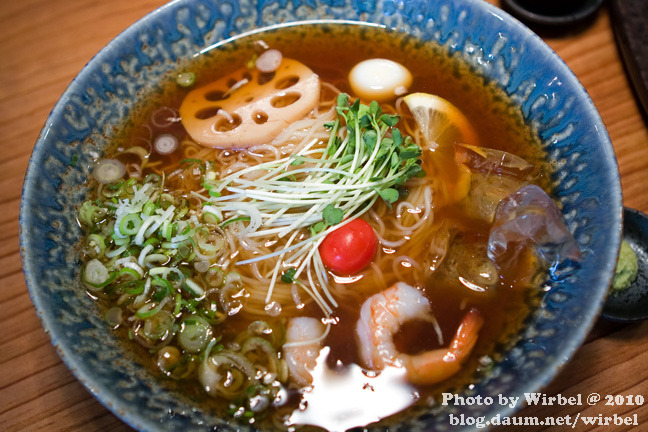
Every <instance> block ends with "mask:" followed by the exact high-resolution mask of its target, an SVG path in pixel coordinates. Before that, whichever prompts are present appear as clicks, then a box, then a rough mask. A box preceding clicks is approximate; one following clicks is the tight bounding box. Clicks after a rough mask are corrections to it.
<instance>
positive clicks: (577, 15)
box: [502, 0, 603, 26]
mask: <svg viewBox="0 0 648 432" xmlns="http://www.w3.org/2000/svg"><path fill="white" fill-rule="evenodd" d="M602 3H603V0H502V8H503V9H504V10H506V11H507V12H509V13H510V14H512V15H513V16H515V17H516V18H518V19H519V20H520V21H523V22H524V23H526V24H535V25H542V26H562V25H567V24H575V23H580V22H582V21H584V20H585V19H587V18H588V17H590V16H591V15H592V14H594V12H596V11H597V10H598V8H599V7H600V6H601V4H602Z"/></svg>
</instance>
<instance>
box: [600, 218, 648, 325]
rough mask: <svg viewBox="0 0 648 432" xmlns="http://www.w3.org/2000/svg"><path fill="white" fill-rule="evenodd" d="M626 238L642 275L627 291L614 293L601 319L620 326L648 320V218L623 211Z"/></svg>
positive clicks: (606, 304)
mask: <svg viewBox="0 0 648 432" xmlns="http://www.w3.org/2000/svg"><path fill="white" fill-rule="evenodd" d="M623 219H624V220H623V237H624V239H625V240H626V241H627V242H628V244H630V247H632V249H633V250H634V251H635V253H636V254H637V261H638V263H639V274H638V275H637V279H636V280H635V281H634V282H633V283H632V285H630V287H629V288H628V289H626V290H623V291H620V292H612V291H611V292H610V294H609V295H608V298H607V300H606V302H605V305H604V306H603V312H602V314H601V316H603V317H604V318H607V319H609V320H612V321H617V322H634V321H639V320H644V319H646V318H648V216H646V215H645V214H644V213H642V212H640V211H637V210H634V209H631V208H627V207H626V208H624V209H623Z"/></svg>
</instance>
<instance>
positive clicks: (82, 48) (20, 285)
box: [0, 0, 648, 432]
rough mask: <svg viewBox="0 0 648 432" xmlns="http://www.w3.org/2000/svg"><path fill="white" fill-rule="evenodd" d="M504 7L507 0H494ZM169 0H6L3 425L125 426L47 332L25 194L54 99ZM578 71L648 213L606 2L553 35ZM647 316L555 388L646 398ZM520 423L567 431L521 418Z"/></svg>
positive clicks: (605, 340) (0, 80)
mask: <svg viewBox="0 0 648 432" xmlns="http://www.w3.org/2000/svg"><path fill="white" fill-rule="evenodd" d="M491 2H492V3H495V4H498V0H491ZM163 3H165V2H164V0H20V1H18V0H0V329H1V331H0V347H1V348H0V430H2V431H19V430H34V431H51V432H55V431H70V430H83V431H85V432H93V431H103V430H105V431H127V430H131V429H130V428H129V427H128V426H127V425H126V424H125V423H123V422H122V421H120V420H119V419H118V418H117V417H115V416H114V415H113V414H111V413H110V412H109V411H108V410H107V409H106V408H104V407H103V406H102V405H101V404H100V403H99V402H97V401H96V400H95V398H94V397H93V396H92V395H91V394H90V393H89V392H88V391H86V390H85V388H84V387H83V386H82V385H81V384H79V383H78V382H77V381H76V379H75V378H74V376H73V375H72V374H71V373H70V372H69V371H68V370H67V368H66V367H65V366H64V365H63V363H62V362H61V360H60V359H59V357H58V355H57V353H56V351H55V350H54V348H53V347H52V346H51V345H50V341H49V339H48V337H47V335H46V334H45V332H44V331H43V329H42V327H41V324H40V322H39V321H38V318H37V316H36V313H35V312H34V309H33V307H32V304H31V302H30V299H29V295H28V293H27V288H26V286H25V281H24V278H23V275H22V271H21V262H20V255H19V245H18V213H19V205H20V194H21V188H22V183H23V178H24V173H25V170H26V168H27V163H28V161H29V157H30V154H31V151H32V148H33V146H34V143H35V141H36V139H37V137H38V133H39V131H40V129H41V128H42V126H43V123H44V122H45V119H46V118H47V115H48V114H49V112H50V110H51V109H52V107H53V106H54V104H55V102H56V100H57V99H58V98H59V96H60V95H61V93H62V92H63V91H64V90H65V88H66V87H67V86H68V84H69V83H70V81H71V80H72V79H73V78H74V76H75V75H76V74H77V73H78V72H79V70H80V69H81V68H82V67H83V66H84V65H85V64H86V62H88V61H89V60H90V59H91V57H92V56H93V55H94V54H95V53H96V52H97V51H99V50H100V49H101V48H102V47H103V46H104V45H106V44H107V43H108V42H109V41H110V40H111V39H112V38H113V37H115V36H116V35H117V34H119V33H120V32H121V31H122V30H124V29H125V28H126V27H127V26H129V25H130V24H131V23H133V22H134V21H136V20H137V19H139V18H140V17H142V16H144V15H145V14H146V13H148V12H150V11H152V10H153V9H155V8H157V7H158V6H161V5H162V4H163ZM545 40H546V41H547V43H548V44H549V45H550V46H551V47H552V48H553V49H554V50H555V51H556V52H557V53H558V54H559V55H560V56H561V57H562V58H563V59H564V60H565V61H566V62H567V64H568V65H569V66H570V67H571V68H572V70H573V71H574V72H575V73H576V75H577V76H578V78H579V79H580V80H581V82H582V83H583V85H584V86H585V88H586V89H587V91H588V92H589V94H590V95H591V97H592V99H593V101H594V104H595V105H596V107H597V108H598V110H599V112H600V113H601V116H602V118H603V122H604V123H605V125H606V126H607V129H608V131H609V134H610V137H611V139H612V143H613V145H614V149H615V151H616V154H617V158H618V162H619V169H620V172H621V182H622V187H623V193H624V200H625V205H626V206H629V207H633V208H636V209H638V210H641V211H644V212H648V187H647V185H648V129H647V128H646V122H645V121H644V119H643V118H642V116H641V114H640V112H639V109H638V104H637V102H636V101H635V99H634V98H633V94H632V91H631V88H630V84H629V82H628V79H627V76H626V74H625V73H624V69H623V66H622V64H621V62H620V58H619V54H618V51H617V47H616V45H615V41H614V37H613V34H612V30H611V26H610V20H609V16H608V11H607V10H606V9H603V10H601V11H600V13H599V14H598V16H597V17H596V19H595V20H594V21H593V22H592V23H591V24H590V25H588V26H586V27H585V28H582V29H579V30H578V31H573V32H571V33H570V34H568V35H561V36H557V35H555V34H554V35H551V36H550V37H545ZM647 365H648V322H647V323H641V324H632V325H620V324H611V323H608V322H605V321H603V320H599V322H598V323H597V324H596V326H595V327H594V329H593V330H592V332H591V334H590V335H589V337H588V339H587V341H586V343H585V344H584V345H583V347H581V348H580V350H579V351H578V352H577V353H576V355H575V357H574V358H573V359H572V360H571V361H570V362H569V363H568V364H567V365H566V366H565V367H564V369H563V371H562V372H561V373H560V375H559V376H558V377H557V378H556V379H555V380H554V382H553V383H552V384H551V385H550V386H549V387H548V388H547V389H546V390H545V392H546V393H547V394H548V395H554V396H555V395H557V394H559V393H560V394H561V395H563V396H566V397H572V396H578V395H582V397H583V398H585V397H586V396H587V395H589V394H590V393H593V392H596V393H599V394H601V395H607V394H609V395H638V394H641V395H643V396H644V397H645V398H646V399H647V400H648V366H647ZM578 413H580V414H581V415H583V416H585V415H587V416H598V415H599V414H603V415H604V416H612V415H613V414H618V415H623V416H628V415H634V414H637V421H638V424H639V425H638V426H614V425H610V426H597V427H585V426H583V425H582V424H579V425H578V426H577V427H576V428H575V429H574V430H577V431H585V430H595V431H630V430H632V431H643V430H648V401H647V403H646V404H644V405H643V406H627V405H623V406H604V405H603V404H602V403H599V404H598V405H596V406H593V407H589V406H544V407H541V408H539V409H538V408H532V407H528V408H526V409H524V410H523V411H521V412H520V413H519V415H537V416H540V417H546V416H551V417H558V416H564V415H571V416H572V417H574V416H576V415H577V414H578ZM516 430H524V431H538V430H547V431H554V430H567V428H566V427H563V428H556V427H554V428H542V427H535V428H534V427H524V428H522V427H519V428H516Z"/></svg>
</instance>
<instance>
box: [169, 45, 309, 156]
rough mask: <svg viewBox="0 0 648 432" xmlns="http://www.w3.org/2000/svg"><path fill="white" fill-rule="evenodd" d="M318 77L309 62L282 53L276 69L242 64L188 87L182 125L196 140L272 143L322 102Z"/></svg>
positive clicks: (218, 144) (231, 145)
mask: <svg viewBox="0 0 648 432" xmlns="http://www.w3.org/2000/svg"><path fill="white" fill-rule="evenodd" d="M319 96H320V81H319V77H318V76H317V74H315V73H314V72H313V71H312V70H310V69H309V68H308V67H307V66H306V65H304V64H302V63H300V62H298V61H296V60H292V59H287V58H284V59H283V60H282V62H281V65H280V66H279V68H278V69H277V70H276V71H275V72H273V73H269V74H268V73H262V72H260V71H259V70H257V69H254V70H250V69H247V68H243V69H240V70H238V71H236V72H234V73H232V74H230V75H227V76H225V77H223V78H221V79H219V80H216V81H214V82H212V83H210V84H207V85H206V86H204V87H201V88H198V89H196V90H193V91H192V92H190V93H189V94H188V95H187V96H186V97H185V99H184V100H183V101H182V105H181V106H180V116H181V118H182V124H183V126H184V127H185V129H186V130H187V132H188V133H189V135H190V136H191V138H193V139H194V140H195V141H196V142H197V143H199V144H201V145H204V146H207V147H215V148H221V149H242V148H246V147H249V146H251V145H255V144H265V143H270V142H271V141H272V140H273V139H274V137H275V136H276V135H278V134H279V132H281V131H282V130H283V129H284V128H286V126H288V125H289V124H290V123H292V122H294V121H296V120H299V119H301V118H303V117H304V116H305V115H306V114H308V113H309V112H311V111H312V110H313V108H315V106H316V105H317V103H318V102H319Z"/></svg>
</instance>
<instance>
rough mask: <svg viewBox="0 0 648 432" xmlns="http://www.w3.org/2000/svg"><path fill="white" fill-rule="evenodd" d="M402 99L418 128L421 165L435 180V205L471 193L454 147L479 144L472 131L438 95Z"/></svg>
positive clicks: (461, 114) (422, 95) (455, 108)
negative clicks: (421, 150) (421, 151)
mask: <svg viewBox="0 0 648 432" xmlns="http://www.w3.org/2000/svg"><path fill="white" fill-rule="evenodd" d="M403 100H404V101H405V103H406V104H407V107H408V108H409V109H410V111H411V112H412V115H413V116H414V120H415V121H416V124H417V125H418V127H419V131H418V132H419V138H420V140H421V142H420V145H421V148H422V149H423V150H424V156H423V164H424V168H425V171H426V172H427V173H429V174H431V175H432V176H433V178H434V184H435V191H436V193H435V195H436V201H437V204H440V205H443V204H450V203H453V202H456V201H459V200H460V199H462V198H464V197H465V196H466V195H467V194H468V191H469V190H470V182H471V173H470V170H469V169H468V167H466V166H465V165H463V164H461V163H458V162H457V160H456V158H455V148H454V145H455V144H458V143H461V144H471V145H475V146H476V145H478V144H479V139H478V136H477V133H476V132H475V129H473V127H472V126H471V124H470V122H469V121H468V119H467V118H466V116H465V115H464V114H463V113H462V112H461V111H460V110H459V109H458V108H457V107H455V106H454V105H453V104H452V103H450V102H448V101H447V100H445V99H443V98H442V97H440V96H436V95H432V94H428V93H412V94H409V95H407V96H405V97H404V98H403ZM425 150H428V152H426V151H425ZM426 153H430V154H427V155H426Z"/></svg>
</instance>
